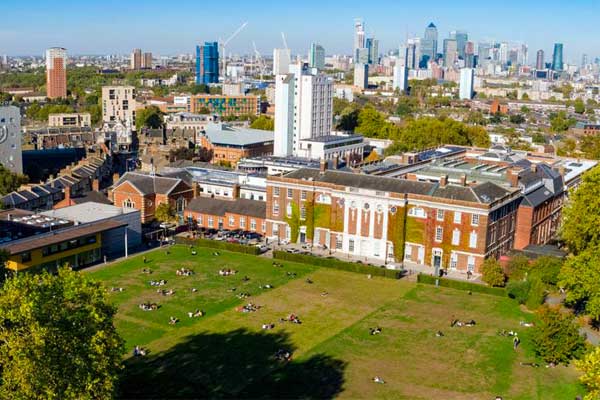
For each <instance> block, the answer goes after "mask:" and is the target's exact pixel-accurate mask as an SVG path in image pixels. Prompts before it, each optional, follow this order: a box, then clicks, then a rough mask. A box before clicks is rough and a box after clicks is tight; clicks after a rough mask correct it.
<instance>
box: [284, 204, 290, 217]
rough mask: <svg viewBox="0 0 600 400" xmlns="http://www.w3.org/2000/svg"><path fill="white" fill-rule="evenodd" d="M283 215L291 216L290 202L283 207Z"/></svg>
mask: <svg viewBox="0 0 600 400" xmlns="http://www.w3.org/2000/svg"><path fill="white" fill-rule="evenodd" d="M285 215H287V217H288V218H290V217H291V216H292V203H288V204H287V206H286V207H285Z"/></svg>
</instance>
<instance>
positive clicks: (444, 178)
mask: <svg viewBox="0 0 600 400" xmlns="http://www.w3.org/2000/svg"><path fill="white" fill-rule="evenodd" d="M447 184H448V175H442V176H441V177H440V187H446V185H447Z"/></svg>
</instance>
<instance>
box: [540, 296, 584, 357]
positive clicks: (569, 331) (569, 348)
mask: <svg viewBox="0 0 600 400" xmlns="http://www.w3.org/2000/svg"><path fill="white" fill-rule="evenodd" d="M538 315H539V317H540V323H539V324H538V325H536V326H535V328H534V329H533V332H532V341H533V344H534V346H535V352H536V354H537V355H538V356H540V357H541V358H542V359H543V360H544V361H546V362H548V363H554V364H561V363H563V364H569V361H571V360H572V359H573V358H578V357H579V356H581V355H582V354H583V352H584V351H585V339H584V338H583V337H582V336H580V335H579V329H578V327H577V325H575V324H574V323H573V317H572V316H571V315H570V314H563V313H562V312H560V310H558V309H556V308H550V307H548V306H543V307H542V308H540V310H539V311H538Z"/></svg>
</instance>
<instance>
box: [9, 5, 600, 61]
mask: <svg viewBox="0 0 600 400" xmlns="http://www.w3.org/2000/svg"><path fill="white" fill-rule="evenodd" d="M56 3H57V2H50V1H48V0H33V1H32V2H31V5H32V7H31V9H29V10H27V11H25V10H22V9H20V8H19V7H18V6H17V5H16V4H7V5H6V6H5V7H4V14H5V17H6V19H5V20H6V23H5V25H4V27H3V28H1V29H0V34H1V35H2V36H3V37H4V38H5V40H4V41H3V43H2V44H0V54H4V53H6V54H10V55H14V56H19V55H41V54H43V51H44V50H45V49H46V48H48V47H53V46H61V47H65V48H67V49H68V50H69V53H70V54H72V55H78V54H128V53H129V52H130V51H131V49H132V48H139V47H143V48H147V49H148V50H149V51H151V52H153V53H154V54H158V55H174V54H180V53H186V54H192V53H193V52H194V49H195V46H196V45H197V44H199V43H203V42H205V41H216V40H218V39H219V38H221V39H225V38H227V37H228V36H229V35H230V34H231V33H233V32H234V31H235V29H236V28H237V27H238V26H239V25H241V24H242V23H243V22H245V21H248V22H249V23H248V27H247V28H246V29H245V30H244V31H243V32H242V33H241V34H240V35H238V37H236V38H235V39H233V40H232V41H231V43H230V44H229V45H228V49H227V50H228V53H229V52H231V53H237V54H251V53H252V50H251V49H252V41H255V42H256V45H257V47H258V49H259V51H260V52H261V53H262V54H271V52H272V49H273V48H275V47H282V46H283V43H282V40H281V35H280V33H281V31H284V32H285V33H286V36H287V40H288V44H289V47H290V49H291V50H292V53H293V54H307V51H308V49H309V48H310V44H311V43H312V42H317V43H320V44H321V45H322V46H323V47H324V48H325V51H326V54H328V55H330V54H348V55H350V54H351V53H352V41H353V21H354V19H355V18H358V17H360V18H362V19H363V20H364V21H365V33H366V36H368V37H371V36H375V37H376V38H377V39H378V40H379V43H380V44H379V49H380V52H382V53H383V52H387V51H388V50H391V49H395V48H397V47H398V45H400V44H401V43H402V42H404V41H405V40H406V38H407V37H415V36H420V37H422V36H423V32H424V30H425V28H426V27H427V25H428V24H429V23H430V22H433V23H434V24H435V25H436V26H437V28H438V31H439V44H438V47H439V46H440V44H441V42H442V41H443V39H444V38H447V37H448V36H449V34H450V32H451V31H455V30H460V31H466V32H468V34H469V38H470V39H472V40H474V41H475V42H480V41H487V40H496V41H506V42H515V43H526V44H527V45H528V46H529V48H530V50H531V51H537V50H538V49H543V50H544V52H545V54H551V53H552V48H553V44H554V43H555V42H560V43H564V48H565V50H564V51H565V53H564V61H565V62H570V63H579V61H580V60H581V57H582V54H589V55H590V57H591V59H593V58H594V57H596V56H597V55H600V51H596V50H595V46H594V41H593V38H594V37H595V36H597V35H598V34H600V28H598V27H596V24H594V23H593V21H594V16H596V15H600V7H599V6H598V5H596V4H593V2H592V1H588V0H575V1H573V2H571V3H569V5H568V6H565V5H561V4H560V3H559V2H556V1H551V2H550V4H549V7H545V8H544V9H538V8H536V7H534V6H530V5H523V4H522V3H518V2H516V1H509V2H507V3H506V4H503V7H502V12H503V14H504V15H506V18H496V14H495V13H494V11H493V10H492V9H491V8H490V7H489V5H479V4H475V5H474V4H471V3H469V2H466V1H457V2H453V3H452V4H446V3H444V2H441V1H437V0H433V1H432V2H431V3H430V5H429V6H428V7H427V9H424V8H423V7H422V6H419V5H416V4H395V3H393V2H389V1H384V2H383V3H382V4H381V5H380V7H378V8H377V9H376V10H375V9H372V8H371V9H365V7H364V5H362V3H359V2H356V1H349V2H345V3H343V4H342V3H340V2H336V3H335V4H330V3H329V4H320V3H317V2H316V1H313V0H308V1H307V2H303V3H302V4H300V5H277V3H275V2H272V1H267V2H266V3H265V4H264V7H263V8H262V9H260V10H256V7H254V6H252V5H249V4H246V3H243V2H239V1H235V0H234V1H233V5H234V6H233V7H228V9H227V11H226V12H227V15H224V16H222V17H219V13H222V12H223V11H222V10H220V9H219V7H218V5H212V4H202V5H199V4H197V3H192V2H184V3H183V4H181V7H178V8H177V9H169V8H168V7H164V4H163V3H161V2H158V1H155V0H150V1H147V2H144V6H143V8H142V7H141V5H140V4H120V3H118V2H116V1H114V0H108V1H103V2H99V1H90V2H86V3H85V4H79V3H76V2H73V1H62V2H58V4H56ZM554 4H555V5H556V7H552V5H554ZM74 5H77V7H73V6H74ZM317 6H318V7H317ZM382 6H383V7H385V8H386V12H385V13H381V12H380V11H381V7H382ZM316 10H318V12H314V11H316ZM67 11H68V12H67ZM183 11H185V12H183ZM206 14H210V15H213V17H211V18H207V19H202V23H198V18H197V17H198V16H200V15H206ZM64 15H69V16H70V17H69V21H67V20H66V19H65V17H64ZM492 15H493V16H494V18H490V17H488V16H492ZM407 16H409V17H407ZM159 17H160V21H161V23H160V24H159V23H155V24H154V25H153V22H154V21H158V18H159ZM399 17H402V18H399ZM574 18H576V19H577V21H578V23H577V24H570V25H571V26H574V27H573V28H572V29H568V28H563V27H562V26H568V25H567V23H568V22H571V21H573V20H574ZM13 21H14V22H13ZM23 21H27V22H28V23H26V24H24V23H23ZM398 21H402V22H401V23H398ZM266 22H269V23H266ZM582 25H585V26H586V30H585V31H582V30H578V29H576V28H575V26H577V27H579V26H582ZM557 26H558V27H561V28H559V29H557V28H556V27H557ZM148 27H152V28H148ZM332 27H334V28H335V29H332ZM298 28H302V29H298Z"/></svg>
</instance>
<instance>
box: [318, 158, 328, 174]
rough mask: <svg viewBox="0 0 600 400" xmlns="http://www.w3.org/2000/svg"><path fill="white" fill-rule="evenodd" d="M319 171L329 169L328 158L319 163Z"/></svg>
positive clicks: (322, 171)
mask: <svg viewBox="0 0 600 400" xmlns="http://www.w3.org/2000/svg"><path fill="white" fill-rule="evenodd" d="M319 171H321V173H322V174H324V173H325V171H327V161H326V160H323V159H322V160H321V163H320V164H319Z"/></svg>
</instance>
